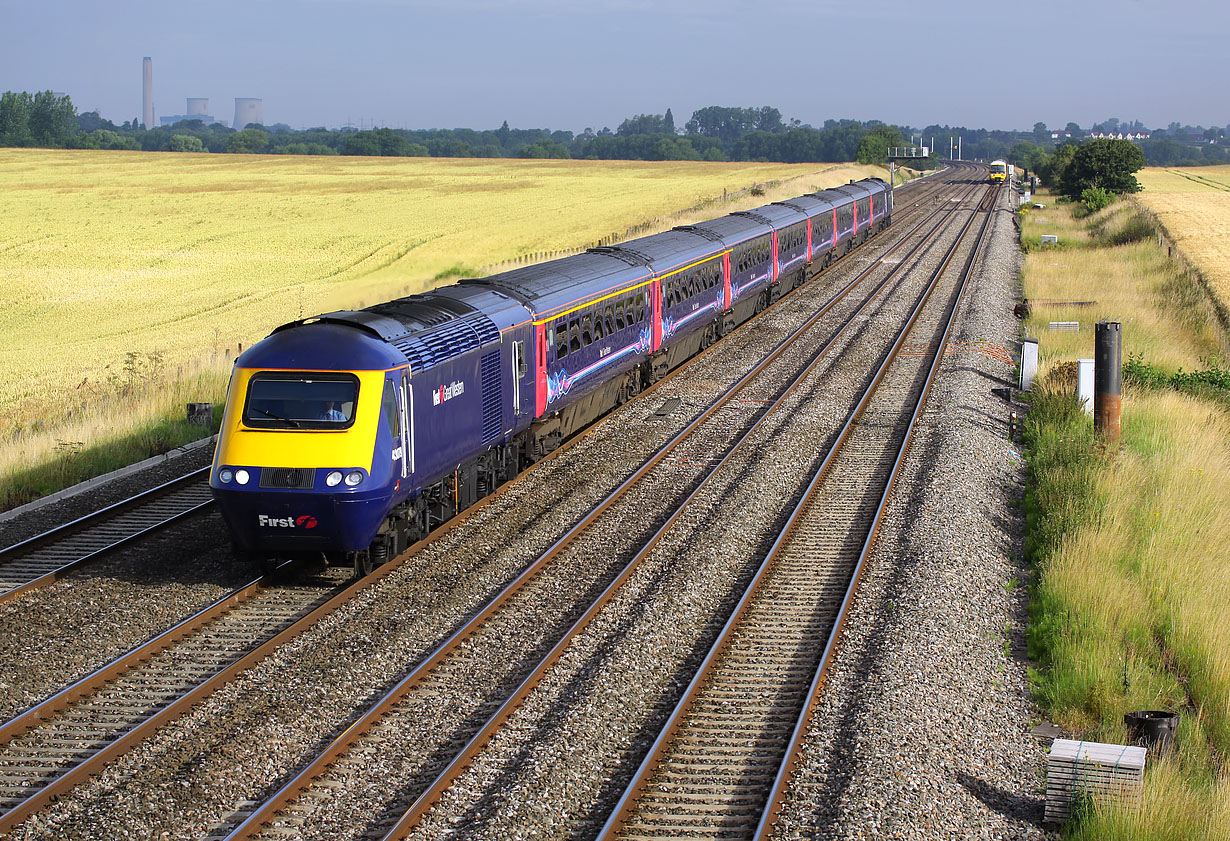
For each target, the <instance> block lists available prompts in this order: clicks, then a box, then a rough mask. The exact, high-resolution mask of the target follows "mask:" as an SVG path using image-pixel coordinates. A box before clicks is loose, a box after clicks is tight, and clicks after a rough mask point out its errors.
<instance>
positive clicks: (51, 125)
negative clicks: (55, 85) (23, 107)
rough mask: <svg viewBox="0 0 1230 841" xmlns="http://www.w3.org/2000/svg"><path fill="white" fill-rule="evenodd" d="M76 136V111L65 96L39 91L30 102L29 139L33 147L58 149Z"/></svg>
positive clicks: (69, 142) (68, 143)
mask: <svg viewBox="0 0 1230 841" xmlns="http://www.w3.org/2000/svg"><path fill="white" fill-rule="evenodd" d="M76 135H77V109H76V108H75V107H73V101H72V99H70V98H69V97H68V95H65V96H56V95H55V94H54V93H52V92H51V91H39V92H38V93H36V94H35V95H34V97H33V99H31V100H30V139H31V141H32V142H33V143H34V145H35V146H44V147H49V148H54V149H60V148H63V147H65V146H68V145H70V144H71V143H72V142H73V138H74V137H75V136H76Z"/></svg>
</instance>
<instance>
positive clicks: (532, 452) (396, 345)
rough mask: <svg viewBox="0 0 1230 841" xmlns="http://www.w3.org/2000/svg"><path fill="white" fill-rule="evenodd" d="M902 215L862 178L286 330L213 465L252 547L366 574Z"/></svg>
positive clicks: (253, 380)
mask: <svg viewBox="0 0 1230 841" xmlns="http://www.w3.org/2000/svg"><path fill="white" fill-rule="evenodd" d="M891 215H892V192H891V190H890V189H889V187H888V185H887V184H886V183H885V182H883V181H881V180H880V179H867V180H864V181H858V182H852V183H850V184H848V185H846V186H842V187H837V188H835V189H831V190H824V191H822V192H818V193H812V194H809V195H806V196H800V197H799V198H795V199H791V200H789V201H784V202H776V203H773V204H770V205H765V206H763V207H759V208H756V209H755V210H750V211H746V212H741V213H734V214H731V215H729V216H724V217H721V218H719V219H714V220H711V221H708V222H703V223H701V224H697V225H689V226H686V227H681V228H676V229H674V230H671V231H666V232H664V233H661V234H655V235H653V236H647V237H643V238H640V239H636V240H632V241H629V242H625V243H622V244H619V245H615V246H610V247H603V248H593V249H590V250H589V251H586V252H584V253H582V254H578V255H576V256H573V257H567V258H564V259H561V260H554V261H551V262H547V263H542V264H539V265H533V266H528V267H525V268H521V269H516V270H513V271H509V272H505V273H502V274H498V275H494V276H492V277H486V278H481V279H475V280H463V281H461V282H459V283H456V284H453V285H451V286H444V287H440V288H438V289H434V290H432V291H431V292H427V293H424V294H421V295H412V296H410V297H407V298H400V299H398V300H395V301H389V302H387V303H384V304H379V305H377V306H373V307H369V308H367V309H364V310H359V311H343V312H332V313H326V314H324V315H320V316H316V317H314V318H307V319H303V320H300V321H294V322H291V323H290V324H286V325H284V326H282V327H279V328H278V329H276V330H274V331H273V333H272V334H271V335H270V336H269V337H268V338H266V339H264V340H263V341H261V342H259V343H257V344H256V345H254V346H253V347H252V348H250V349H249V350H248V351H246V352H245V353H243V354H242V355H241V356H240V357H239V358H238V359H237V360H236V363H235V369H234V372H233V374H232V376H231V382H230V388H229V391H228V394H227V402H226V412H225V415H224V417H223V421H222V429H221V433H220V435H219V438H218V446H217V451H216V454H215V456H214V464H213V470H212V473H211V476H210V487H211V488H212V490H213V494H214V497H215V498H216V499H217V501H218V504H219V507H220V509H221V511H222V514H223V517H224V518H225V520H226V523H227V525H228V527H229V529H230V532H231V535H232V537H233V540H234V543H235V545H236V547H237V549H238V550H239V551H241V552H242V553H244V554H246V555H249V556H252V557H255V558H257V559H259V560H261V561H262V562H264V563H266V564H274V563H277V562H280V561H282V560H288V559H292V558H296V557H320V556H322V555H323V556H324V557H325V558H326V559H328V560H329V561H331V562H334V563H353V564H354V565H355V569H356V571H357V572H359V573H363V572H366V571H369V570H370V569H371V568H373V567H374V566H376V565H378V564H379V563H381V562H383V561H384V560H386V559H388V558H390V557H393V556H394V555H396V554H397V553H398V552H400V551H402V550H403V549H404V548H405V547H406V546H408V545H409V544H410V543H411V542H413V541H415V540H417V539H419V538H420V537H422V536H423V535H425V534H427V533H428V532H429V531H430V530H431V529H432V528H433V527H435V526H436V525H438V524H439V523H442V522H444V521H446V520H448V519H450V518H451V517H452V516H454V515H455V514H456V513H457V512H458V511H461V510H462V509H464V508H466V507H467V506H469V505H471V504H472V503H474V502H475V501H476V500H478V499H480V498H481V497H483V496H485V495H486V494H488V493H490V492H491V491H492V490H494V489H495V488H496V487H498V486H499V485H500V484H501V483H503V482H505V481H507V480H508V479H510V478H512V477H513V476H515V475H517V473H518V472H519V471H521V470H522V469H524V468H525V467H526V466H528V465H529V464H531V463H533V462H534V461H536V460H537V459H540V458H542V457H543V456H544V455H546V454H547V453H549V452H551V451H552V450H553V449H555V448H556V447H558V446H559V445H560V443H561V442H563V441H564V440H565V439H566V438H568V437H569V436H571V435H572V434H574V433H575V432H577V431H578V430H580V429H581V428H582V427H584V426H586V425H588V424H589V423H592V422H593V421H594V420H595V419H596V418H598V417H599V416H600V415H602V414H603V413H605V412H607V411H609V410H610V409H612V408H614V407H615V406H618V405H620V404H621V403H623V402H624V401H626V400H628V399H630V398H631V397H633V396H634V395H636V394H637V393H638V392H640V391H641V390H642V389H644V388H645V387H647V386H648V385H650V384H652V383H653V382H655V381H656V380H658V379H660V378H661V377H662V376H663V375H665V374H666V373H667V372H669V371H670V370H671V369H672V368H675V367H677V366H678V365H680V364H681V363H683V362H684V361H685V360H686V359H688V358H689V357H691V356H693V355H694V354H696V353H697V352H699V351H700V350H701V349H703V348H705V347H707V346H708V345H709V344H711V343H712V342H714V341H716V340H718V339H719V338H721V337H722V336H724V335H725V334H727V333H729V332H730V331H731V330H733V329H734V328H735V327H737V326H738V325H739V324H741V323H742V322H744V321H746V320H748V319H749V318H751V317H752V316H753V315H754V314H756V313H758V312H760V311H761V310H763V309H764V308H765V307H767V306H768V305H769V304H771V303H773V302H774V301H775V300H776V299H777V298H778V297H779V296H780V295H782V294H783V293H784V292H787V291H789V290H791V289H793V288H794V287H796V286H798V285H799V284H801V283H803V282H804V281H805V280H806V279H807V278H808V277H809V276H810V274H811V273H814V272H815V271H818V270H819V269H821V268H823V267H824V266H827V265H828V264H829V263H831V262H832V261H833V260H834V259H836V258H838V257H840V256H841V255H843V254H845V253H847V252H848V251H850V250H851V249H853V248H854V247H856V246H857V245H860V244H861V243H863V242H864V241H865V240H866V239H868V238H869V237H870V236H871V235H872V234H874V233H876V232H878V231H880V230H882V229H884V228H885V227H886V226H887V225H888V224H889V221H890V219H891Z"/></svg>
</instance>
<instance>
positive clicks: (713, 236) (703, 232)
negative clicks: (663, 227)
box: [672, 225, 723, 242]
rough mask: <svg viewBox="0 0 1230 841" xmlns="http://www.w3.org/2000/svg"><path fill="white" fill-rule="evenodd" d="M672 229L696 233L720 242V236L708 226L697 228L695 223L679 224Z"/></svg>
mask: <svg viewBox="0 0 1230 841" xmlns="http://www.w3.org/2000/svg"><path fill="white" fill-rule="evenodd" d="M672 230H676V231H683V232H684V233H685V234H696V235H697V236H698V237H704V238H705V239H707V240H711V241H713V242H722V241H723V239H722V236H721V235H720V234H716V233H714V232H713V231H711V230H709V229H708V228H699V227H697V226H696V225H680V226H678V227H676V228H673V229H672Z"/></svg>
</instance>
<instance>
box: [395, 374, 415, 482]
mask: <svg viewBox="0 0 1230 841" xmlns="http://www.w3.org/2000/svg"><path fill="white" fill-rule="evenodd" d="M398 392H400V393H399V397H400V402H401V405H400V407H399V408H400V409H401V412H400V414H401V442H402V446H403V447H405V452H406V454H405V457H404V458H402V460H401V477H402V478H403V479H405V478H406V475H407V473H408V472H409V473H413V472H414V414H413V413H414V392H413V391H412V390H411V388H410V376H409V375H408V374H407V373H406V371H404V370H403V371H402V375H401V388H399V389H398Z"/></svg>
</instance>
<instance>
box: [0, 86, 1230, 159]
mask: <svg viewBox="0 0 1230 841" xmlns="http://www.w3.org/2000/svg"><path fill="white" fill-rule="evenodd" d="M1093 128H1094V130H1097V131H1107V132H1113V131H1135V132H1139V131H1144V130H1145V129H1144V126H1143V125H1142V124H1140V123H1139V122H1130V123H1129V122H1120V121H1119V120H1118V119H1115V118H1111V119H1109V120H1106V121H1105V122H1103V123H1098V124H1095V125H1094V126H1093ZM1060 134H1061V144H1062V143H1075V142H1078V139H1079V137H1081V136H1083V132H1082V131H1081V128H1080V126H1078V125H1077V124H1076V123H1068V124H1067V126H1066V128H1065V130H1064V131H1063V132H1061V133H1060ZM1064 135H1071V137H1070V138H1068V137H1064ZM957 138H960V144H961V145H960V149H961V153H962V156H963V157H965V158H967V159H981V160H994V159H996V158H1003V159H1006V160H1012V161H1014V162H1021V161H1025V160H1030V159H1033V158H1036V157H1037V156H1039V155H1042V154H1049V153H1052V152H1053V151H1054V150H1055V148H1056V142H1055V140H1053V139H1052V137H1051V132H1050V131H1049V130H1048V129H1047V127H1046V125H1045V124H1044V123H1035V124H1034V127H1033V129H1032V130H1031V131H1000V130H994V129H985V128H969V127H965V126H949V125H938V124H935V125H929V126H925V127H923V128H909V127H905V126H902V127H898V126H893V125H889V124H886V123H882V122H879V121H876V120H871V121H867V122H860V121H858V120H832V119H830V120H826V121H825V122H824V123H823V125H821V126H818V127H813V126H811V125H807V124H804V123H802V122H800V121H799V120H797V119H790V120H787V119H784V118H783V117H782V114H781V111H780V110H778V109H777V108H774V107H772V106H761V107H756V108H740V107H727V106H718V105H712V106H708V107H705V108H701V109H699V110H697V111H694V112H693V113H692V116H691V118H690V119H688V120H687V121H686V122H684V124H683V126H682V127H679V126H678V125H677V124H676V121H675V117H674V115H673V113H672V112H671V109H669V108H668V109H666V113H664V114H653V113H648V114H636V115H634V116H631V117H628V118H627V119H625V120H624V121H623V122H621V123H620V124H619V125H618V127H617V128H616V129H614V130H612V129H610V128H609V127H604V128H602V129H599V130H598V131H594V130H593V129H592V128H586V129H585V130H584V131H581V132H579V133H573V132H571V131H552V130H551V129H546V128H543V129H514V128H511V127H509V125H508V122H507V121H505V122H504V124H503V125H502V126H500V127H499V128H498V129H491V130H480V129H468V128H457V129H418V130H407V129H393V128H378V129H371V130H366V131H361V130H356V129H354V128H349V127H347V128H341V129H326V128H324V127H319V128H309V129H301V130H295V129H292V128H291V127H290V126H288V125H285V124H280V123H279V124H275V125H272V126H260V125H249V126H247V127H245V128H244V129H242V130H239V131H236V130H234V129H232V128H230V127H229V126H227V125H224V124H221V123H214V124H211V125H206V124H204V123H202V122H201V121H199V120H184V121H181V122H179V123H176V124H175V125H173V126H157V127H153V128H147V127H145V126H143V125H141V123H140V122H139V120H137V119H135V118H134V119H132V120H130V121H126V122H123V123H121V124H119V125H116V124H115V123H113V122H111V121H110V120H106V119H104V118H102V117H101V116H99V114H98V113H97V112H92V111H91V112H86V113H83V114H78V113H77V110H76V108H75V107H74V106H73V104H72V100H71V99H70V98H69V97H68V96H56V95H55V94H53V93H52V92H51V91H42V92H39V93H35V94H30V93H25V92H21V93H15V92H13V91H8V92H6V93H4V94H3V96H0V146H40V147H48V148H77V149H142V150H146V151H172V152H214V153H268V154H293V155H383V156H420V157H455V158H460V157H467V158H468V157H474V158H509V157H522V158H586V159H597V160H650V161H664V160H696V161H746V160H759V161H780V162H784V163H811V162H819V161H850V160H857V161H860V162H863V163H883V162H884V160H885V156H886V155H887V151H888V149H889V148H890V147H893V146H902V145H908V144H909V143H910V141H911V140H912V139H913V140H916V141H917V142H918V144H919V145H927V146H932V145H933V146H934V147H936V148H934V149H932V157H931V159H930V160H929V161H927V162H924V163H922V166H923V167H924V168H928V167H931V166H935V165H936V163H937V158H946V157H948V155H949V144H950V142H952V143H953V146H954V148H953V153H954V154H955V144H956V140H957ZM1227 142H1228V141H1227V139H1226V132H1225V131H1224V130H1223V129H1220V128H1216V127H1215V128H1212V129H1204V128H1203V127H1200V126H1197V127H1191V126H1180V125H1179V124H1178V123H1171V124H1170V126H1169V127H1168V128H1166V129H1158V130H1156V131H1154V132H1153V133H1152V137H1151V138H1150V139H1148V140H1143V141H1138V142H1137V146H1138V147H1139V148H1140V150H1141V152H1142V153H1143V155H1144V157H1145V159H1146V160H1147V161H1148V163H1150V164H1152V165H1156V166H1176V165H1180V166H1181V165H1190V164H1206V163H1210V164H1211V163H1226V162H1230V146H1228V145H1227Z"/></svg>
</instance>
